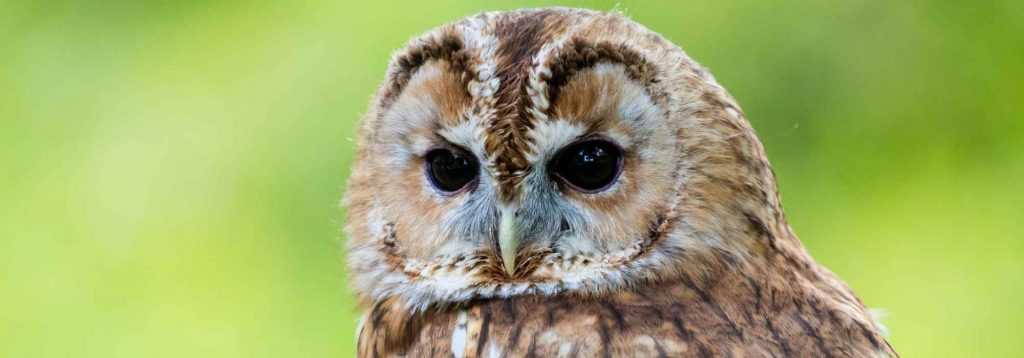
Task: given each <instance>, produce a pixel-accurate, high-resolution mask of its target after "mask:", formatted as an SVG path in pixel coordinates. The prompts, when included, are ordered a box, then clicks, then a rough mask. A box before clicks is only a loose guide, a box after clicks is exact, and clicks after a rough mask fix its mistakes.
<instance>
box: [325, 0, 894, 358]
mask: <svg viewBox="0 0 1024 358" xmlns="http://www.w3.org/2000/svg"><path fill="white" fill-rule="evenodd" d="M358 147H359V149H358V150H359V152H358V159H357V161H356V163H355V166H354V169H353V172H352V176H351V179H350V182H349V188H348V193H347V197H346V199H345V203H346V205H347V207H348V224H347V232H348V235H349V246H348V249H349V255H348V264H349V268H350V275H351V282H352V284H353V286H354V288H355V290H356V291H357V292H358V294H359V295H360V298H361V300H362V302H363V303H364V304H365V308H366V309H367V313H366V315H365V317H364V318H363V321H362V323H361V327H360V328H359V344H358V353H359V355H360V356H367V357H377V356H403V355H404V356H411V357H421V356H454V357H479V356H485V357H512V356H606V357H607V356H737V357H760V356H773V357H789V356H814V357H868V356H872V357H873V356H895V352H894V351H893V350H892V348H891V347H890V346H889V344H888V343H887V342H886V340H885V339H884V338H883V336H882V335H881V333H880V328H881V327H880V326H879V325H878V324H876V323H875V322H874V321H873V320H872V319H871V317H870V315H869V312H868V311H867V310H866V309H865V307H864V305H863V304H862V303H861V301H860V300H859V299H858V298H857V297H856V296H855V295H854V293H853V292H852V291H851V290H850V288H849V287H847V286H846V285H845V284H844V283H843V282H842V281H840V280H839V279H838V278H836V276H834V275H833V274H832V273H831V272H829V271H828V270H827V269H825V268H824V267H822V266H820V265H818V264H817V263H815V262H814V261H813V260H812V259H811V258H810V257H809V256H808V254H807V252H806V251H805V250H804V248H803V246H802V245H801V243H800V242H799V241H798V239H797V237H796V235H794V234H793V231H792V230H791V229H790V227H789V225H788V224H787V222H786V219H785V216H784V214H783V211H782V206H781V204H780V202H779V194H778V191H777V189H776V182H775V178H774V174H773V172H772V169H771V167H770V166H769V164H768V160H767V158H766V157H765V152H764V149H763V148H762V145H761V143H760V141H759V140H758V139H757V137H756V136H755V134H754V131H753V130H752V129H751V126H750V124H749V123H748V122H747V121H746V120H745V119H744V117H743V111H741V110H740V108H739V106H738V105H737V104H736V102H735V100H733V98H732V97H731V96H730V95H729V94H728V93H727V92H726V91H725V89H723V88H722V87H721V86H720V85H719V84H718V83H716V82H715V79H714V77H712V75H711V74H710V73H708V72H707V71H706V70H705V69H704V68H702V67H701V66H700V65H698V64H697V63H695V62H694V61H693V60H691V59H690V58H689V57H687V56H686V54H685V53H684V52H683V51H682V50H680V49H679V47H677V46H675V45H673V44H672V43H670V42H669V41H667V40H666V39H665V38H663V37H661V36H660V35H658V34H657V33H654V32H652V31H650V30H648V29H646V28H644V27H643V26H641V25H638V24H636V23H634V22H632V21H630V20H628V19H626V18H625V17H623V16H622V15H621V14H615V13H601V12H594V11H588V10H574V9H541V10H519V11H510V12H494V13H483V14H479V15H476V16H472V17H469V18H466V19H464V20H461V21H459V22H456V23H452V24H449V25H445V26H442V27H440V28H438V29H435V30H433V31H431V32H429V33H427V34H425V35H423V36H421V37H419V38H417V39H415V40H413V41H412V42H411V43H409V45H408V46H407V47H406V48H405V49H403V50H401V51H400V52H398V53H397V54H396V55H395V57H394V59H393V61H392V62H391V64H390V66H389V67H388V74H387V79H386V80H385V82H384V84H383V85H382V86H381V87H380V90H379V91H378V93H377V96H376V98H375V99H374V101H373V103H372V104H371V108H370V109H369V111H368V113H367V114H366V116H365V117H364V119H363V121H362V125H361V129H360V135H359V140H358Z"/></svg>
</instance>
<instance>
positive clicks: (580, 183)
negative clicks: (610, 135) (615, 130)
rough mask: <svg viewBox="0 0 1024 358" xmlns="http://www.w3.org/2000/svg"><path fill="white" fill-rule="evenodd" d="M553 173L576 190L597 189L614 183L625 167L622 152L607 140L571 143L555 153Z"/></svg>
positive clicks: (595, 190)
mask: <svg viewBox="0 0 1024 358" xmlns="http://www.w3.org/2000/svg"><path fill="white" fill-rule="evenodd" d="M551 169H552V173H553V174H554V175H555V176H557V177H558V178H560V179H562V181H564V182H565V183H568V184H569V185H571V186H572V187H574V188H575V189H578V190H580V191H583V192H590V193H593V192H598V191H601V190H603V189H606V188H608V187H609V186H611V184H612V183H614V182H615V179H617V178H618V176H619V172H620V171H621V170H622V151H621V150H619V147H617V146H615V145H614V144H612V143H610V142H608V141H604V140H589V141H585V142H580V143H576V144H572V145H570V146H568V147H566V148H565V149H563V150H562V151H561V152H559V154H558V155H556V156H555V160H554V161H553V162H552V168H551Z"/></svg>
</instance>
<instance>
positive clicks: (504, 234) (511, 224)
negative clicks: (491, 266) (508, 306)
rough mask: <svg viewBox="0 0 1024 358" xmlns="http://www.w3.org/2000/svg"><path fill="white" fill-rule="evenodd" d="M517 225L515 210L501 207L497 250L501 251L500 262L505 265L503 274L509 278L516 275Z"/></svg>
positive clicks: (512, 207)
mask: <svg viewBox="0 0 1024 358" xmlns="http://www.w3.org/2000/svg"><path fill="white" fill-rule="evenodd" d="M517 225H518V220H516V208H515V207H514V206H512V205H506V206H502V208H501V223H500V224H498V249H499V250H500V251H501V261H502V262H504V263H505V273H507V274H508V275H509V277H511V276H514V275H515V273H516V252H518V251H519V228H518V227H517Z"/></svg>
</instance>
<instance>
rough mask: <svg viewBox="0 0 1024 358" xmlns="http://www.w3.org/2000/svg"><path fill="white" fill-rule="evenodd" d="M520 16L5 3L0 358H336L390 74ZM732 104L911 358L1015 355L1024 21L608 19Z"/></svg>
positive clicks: (723, 9) (834, 257) (776, 5)
mask: <svg viewBox="0 0 1024 358" xmlns="http://www.w3.org/2000/svg"><path fill="white" fill-rule="evenodd" d="M541 5H545V4H542V3H540V2H529V3H497V2H477V3H455V2H407V3H393V2H387V1H372V2H367V3H346V2H344V1H336V0H335V1H327V0H300V1H280V2H251V3H247V2H241V1H220V2H206V1H180V2H176V1H127V0H126V1H18V0H14V1H12V0H6V1H0V356H3V357H327V356H335V357H345V356H349V355H352V354H353V350H354V348H353V344H354V329H355V325H356V320H357V317H358V312H357V310H356V308H355V307H354V304H353V302H354V300H353V299H352V295H351V293H350V292H349V291H348V290H347V288H346V282H345V272H344V264H343V258H342V249H343V247H344V245H343V242H344V237H343V236H342V234H341V233H340V229H339V228H340V226H341V224H342V222H343V217H344V212H343V210H342V209H340V208H339V207H338V199H339V198H340V197H341V194H342V190H343V188H344V183H345V178H346V176H347V174H348V167H349V164H350V163H351V161H352V156H353V143H352V137H354V129H355V128H356V124H357V119H358V118H359V116H360V114H361V113H362V112H363V111H364V110H365V106H366V104H367V102H368V100H369V96H370V95H371V93H373V91H374V88H375V86H376V84H377V83H378V81H380V80H381V79H382V77H383V73H384V69H385V64H386V61H387V59H388V56H389V54H390V53H391V51H392V50H394V49H396V48H398V47H400V46H402V45H403V44H404V43H405V41H406V40H407V39H409V38H410V37H412V36H413V35H415V34H418V33H420V32H423V31H425V30H427V29H429V28H431V27H434V26H436V25H439V24H441V23H444V22H447V21H451V20H454V19H456V18H459V17H462V16H464V15H467V14H471V13H474V12H477V11H479V10H483V9H507V8H515V7H523V6H541ZM568 5H574V6H586V7H591V8H596V9H612V8H618V9H620V10H622V11H625V12H626V13H627V14H628V15H629V16H631V17H632V18H633V19H635V20H637V21H639V22H641V23H644V24H646V25H647V26H649V27H651V28H653V29H654V30H655V31H658V32H661V33H663V34H665V35H666V36H667V37H668V38H670V39H671V40H673V41H675V42H676V43H678V44H680V45H681V46H683V47H684V48H685V49H686V51H687V52H688V53H689V54H690V55H691V56H692V57H694V58H695V59H697V60H698V61H700V62H701V63H703V64H704V65H706V66H708V67H709V68H711V70H712V71H713V73H714V74H715V75H716V76H717V78H718V79H719V81H720V82H721V83H722V84H723V85H725V86H726V87H727V88H728V89H730V90H731V91H732V93H733V94H734V95H735V96H736V97H737V98H738V100H739V101H740V103H741V104H742V105H743V107H744V109H745V110H746V113H747V114H748V117H749V118H750V120H751V121H752V122H753V125H754V127H755V128H756V129H757V131H758V132H759V133H760V136H761V138H762V139H763V141H764V143H765V145H766V146H767V149H768V153H769V155H770V157H771V159H772V161H773V163H774V165H775V169H776V172H777V173H778V177H779V180H780V182H781V186H782V193H783V196H784V203H785V205H786V209H787V213H788V215H789V218H790V220H791V222H792V225H793V226H794V227H795V229H796V231H797V232H798V233H799V234H800V236H801V238H802V239H803V241H804V242H805V243H806V244H807V246H808V248H809V250H810V251H811V253H812V254H813V255H814V256H815V257H816V258H817V259H818V260H819V261H821V262H822V263H824V264H826V265H827V266H828V267H830V268H832V269H833V270H834V271H836V272H837V273H838V274H839V275H840V276H841V277H843V278H844V279H845V280H847V281H848V282H849V283H850V285H851V286H853V288H854V289H855V290H856V291H857V292H858V293H859V294H860V295H861V297H862V298H863V299H864V300H865V301H866V302H867V303H868V304H869V305H870V306H872V307H880V308H885V309H886V310H887V311H888V312H889V317H888V319H887V320H886V322H887V324H888V325H889V327H890V328H891V332H892V333H891V336H890V339H891V341H892V343H893V344H894V345H895V347H896V348H897V350H899V351H900V352H902V353H903V354H904V356H906V357H940V356H948V357H966V356H990V357H1006V356H1013V355H1019V354H1022V351H1024V340H1022V339H1021V332H1020V329H1021V324H1024V323H1022V322H1024V284H1022V280H1024V279H1022V277H1024V259H1022V256H1024V255H1022V252H1024V241H1022V240H1024V237H1022V236H1024V228H1022V224H1021V222H1022V221H1024V190H1022V187H1024V184H1022V183H1021V182H1022V180H1024V146H1022V144H1024V143H1022V142H1024V122H1022V120H1024V117H1022V115H1021V107H1022V104H1024V35H1022V34H1024V2H1021V1H1015V0H1007V1H995V2H990V1H978V2H963V3H960V4H956V3H952V2H943V1H935V2H929V1H896V2H889V1H866V2H863V1H854V2H849V1H784V2H773V1H759V0H756V1H755V0H750V1H742V2H735V3H734V2H715V3H714V4H710V3H709V2H703V1H702V2H698V1H692V2H673V3H671V4H670V3H668V2H622V3H620V4H618V5H616V4H615V3H613V2H602V1H588V2H575V3H569V4H568Z"/></svg>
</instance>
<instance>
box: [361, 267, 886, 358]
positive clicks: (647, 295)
mask: <svg viewBox="0 0 1024 358" xmlns="http://www.w3.org/2000/svg"><path fill="white" fill-rule="evenodd" d="M779 260H780V262H781V260H785V259H784V258H780V259H779ZM768 261H770V260H766V261H765V262H763V263H764V264H768V265H770V264H771V262H768ZM786 269H787V271H788V272H790V273H789V274H786V275H782V277H781V278H780V277H777V276H779V274H778V273H777V272H776V273H775V274H772V275H769V274H768V273H769V271H772V270H774V268H772V267H763V270H761V271H760V273H751V272H753V271H749V270H729V272H728V273H724V274H720V275H716V276H717V278H715V279H714V281H707V280H704V281H703V283H702V281H701V280H699V279H696V278H694V279H691V278H689V277H684V278H683V279H681V280H679V281H677V282H673V283H668V284H657V285H649V286H646V287H643V288H640V289H638V290H635V291H630V292H621V293H617V294H614V295H611V296H606V297H603V298H593V299H591V298H582V297H574V296H555V297H539V296H538V297H520V298H515V299H508V300H489V301H479V302H473V303H470V304H468V305H463V306H460V307H451V308H446V309H440V310H434V311H427V312H426V313H423V314H419V315H409V314H407V313H405V312H402V311H401V310H400V309H399V308H398V307H400V305H398V304H397V303H394V305H391V306H388V305H386V304H384V305H377V306H375V307H374V309H373V310H371V312H370V313H369V315H368V316H367V322H366V323H364V325H363V328H362V331H361V332H360V347H359V353H360V356H366V357H375V356H392V355H406V356H411V357H424V356H454V357H519V356H537V357H574V356H579V357H596V356H604V357H608V356H614V357H680V356H686V357H719V356H735V357H801V356H807V357H895V356H897V355H896V353H895V352H894V351H893V349H892V348H891V347H890V346H889V344H888V343H887V342H886V341H885V339H884V338H883V337H881V336H880V335H879V334H878V333H877V332H878V329H877V327H876V326H875V323H873V322H871V321H869V320H867V319H865V317H869V315H868V314H867V313H866V312H865V310H864V307H863V306H862V305H861V303H860V302H859V300H857V299H856V298H855V297H854V296H853V295H852V293H850V291H849V290H848V289H847V288H846V287H845V285H843V284H842V283H841V282H839V281H834V280H831V281H828V282H829V285H828V287H821V286H819V285H817V284H812V282H820V281H821V280H822V279H825V280H828V277H830V276H831V273H829V272H827V271H822V270H823V269H821V268H818V267H808V268H806V269H793V268H792V267H788V268H786ZM773 276H776V277H773ZM831 290H837V291H842V292H828V291H831ZM838 293H841V294H838Z"/></svg>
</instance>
